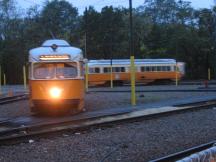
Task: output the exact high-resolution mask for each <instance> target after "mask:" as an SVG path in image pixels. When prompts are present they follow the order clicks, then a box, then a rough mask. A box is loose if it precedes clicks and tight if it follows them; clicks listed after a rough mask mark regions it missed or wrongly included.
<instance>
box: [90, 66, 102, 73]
mask: <svg viewBox="0 0 216 162" xmlns="http://www.w3.org/2000/svg"><path fill="white" fill-rule="evenodd" d="M89 73H90V74H93V73H100V68H99V67H95V68H89Z"/></svg>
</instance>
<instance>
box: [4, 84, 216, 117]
mask: <svg viewBox="0 0 216 162" xmlns="http://www.w3.org/2000/svg"><path fill="white" fill-rule="evenodd" d="M18 87H19V86H18ZM198 88H200V86H188V85H182V86H178V87H176V86H167V85H165V86H139V87H137V89H139V90H142V89H143V90H163V89H198ZM212 88H214V87H213V86H212ZM215 88H216V87H215ZM100 89H103V90H109V89H110V88H108V87H107V88H91V89H90V90H92V91H93V90H100ZM128 89H130V87H115V88H114V89H113V90H128ZM208 95H216V92H164V93H163V92H144V93H136V98H137V107H142V106H143V108H146V107H145V105H147V107H148V106H149V104H153V103H157V102H161V101H165V102H166V101H167V102H169V101H173V100H178V99H184V98H191V97H200V96H208ZM143 96H144V97H143ZM85 107H86V109H87V111H95V110H103V109H109V108H119V107H123V108H124V107H130V93H119V92H113V93H97V92H89V93H88V94H86V97H85ZM26 115H31V113H30V111H29V102H28V101H27V100H24V101H18V102H14V103H11V104H6V105H0V117H18V116H26Z"/></svg>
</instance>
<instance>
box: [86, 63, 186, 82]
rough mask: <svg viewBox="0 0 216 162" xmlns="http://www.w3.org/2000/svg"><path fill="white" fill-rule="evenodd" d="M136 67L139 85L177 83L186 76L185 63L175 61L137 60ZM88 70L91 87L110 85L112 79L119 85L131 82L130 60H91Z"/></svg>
mask: <svg viewBox="0 0 216 162" xmlns="http://www.w3.org/2000/svg"><path fill="white" fill-rule="evenodd" d="M135 66H136V71H135V76H136V82H137V83H151V82H163V83H164V82H169V81H175V80H176V79H178V80H179V79H181V78H182V77H183V76H184V74H185V63H184V62H177V61H176V60H175V59H135ZM111 67H112V71H111ZM88 69H89V73H88V74H89V75H88V81H89V84H90V85H103V84H109V83H110V80H111V78H112V80H113V83H114V84H118V85H119V84H123V83H127V82H130V60H128V59H113V60H112V61H111V60H89V62H88ZM111 75H112V77H111Z"/></svg>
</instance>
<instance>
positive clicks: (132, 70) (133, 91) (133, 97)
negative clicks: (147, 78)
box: [129, 0, 136, 106]
mask: <svg viewBox="0 0 216 162" xmlns="http://www.w3.org/2000/svg"><path fill="white" fill-rule="evenodd" d="M129 11H130V59H131V67H130V73H131V105H132V106H135V105H136V87H135V65H134V46H133V44H134V42H133V17H132V0H129Z"/></svg>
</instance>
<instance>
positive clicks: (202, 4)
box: [15, 0, 214, 14]
mask: <svg viewBox="0 0 216 162" xmlns="http://www.w3.org/2000/svg"><path fill="white" fill-rule="evenodd" d="M15 1H16V2H18V4H19V5H20V7H21V8H24V9H27V8H29V7H30V6H32V5H36V4H38V5H40V6H43V3H44V1H45V0H15ZM67 1H68V2H70V3H71V4H73V6H75V7H77V8H78V11H79V14H82V13H83V11H84V10H85V7H86V6H87V7H88V6H90V5H91V6H94V8H95V9H96V10H98V11H100V9H101V8H103V6H107V5H113V6H116V7H118V6H123V7H128V4H129V2H128V1H129V0H67ZM187 1H190V2H191V5H192V7H194V8H196V9H199V8H211V7H212V6H213V5H214V0H187ZM143 3H144V0H132V5H133V7H135V8H136V7H138V6H139V5H142V4H143Z"/></svg>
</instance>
